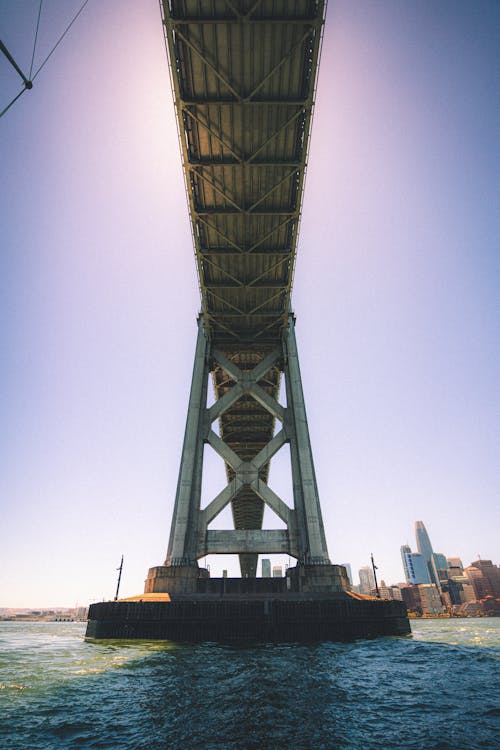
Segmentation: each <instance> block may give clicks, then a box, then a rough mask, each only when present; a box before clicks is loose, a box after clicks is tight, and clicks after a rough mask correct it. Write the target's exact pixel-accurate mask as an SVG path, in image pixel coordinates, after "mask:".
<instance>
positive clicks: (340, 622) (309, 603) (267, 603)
mask: <svg viewBox="0 0 500 750" xmlns="http://www.w3.org/2000/svg"><path fill="white" fill-rule="evenodd" d="M217 580H219V581H221V584H220V585H221V591H220V592H219V593H218V594H215V593H206V594H200V593H197V594H190V595H177V596H175V595H172V597H171V601H159V602H158V601H121V602H120V601H119V602H99V603H97V604H92V605H91V606H90V610H89V619H88V626H87V633H86V636H87V638H120V639H132V638H143V639H154V640H170V641H177V642H191V643H193V642H201V641H218V642H223V643H224V642H225V643H235V642H276V643H278V642H281V643H284V642H289V643H293V642H312V641H350V640H354V639H356V638H374V637H378V636H386V635H406V634H408V633H409V632H410V625H409V622H408V617H407V614H406V607H405V605H404V603H403V602H398V601H386V600H381V599H378V600H377V599H362V598H358V597H356V596H353V595H351V594H350V593H348V592H344V593H335V594H333V593H332V594H329V595H328V594H326V595H325V594H313V593H309V594H305V593H302V594H301V593H284V592H279V591H274V592H271V591H268V592H266V593H264V592H258V591H254V593H251V592H249V593H246V594H245V593H226V592H224V590H223V588H222V587H223V586H225V585H227V583H226V584H224V583H222V582H223V581H224V579H212V582H213V584H215V583H216V581H217ZM257 580H259V579H257ZM226 581H227V579H226ZM243 582H244V579H243ZM210 588H215V586H213V587H212V586H210ZM276 588H277V587H276Z"/></svg>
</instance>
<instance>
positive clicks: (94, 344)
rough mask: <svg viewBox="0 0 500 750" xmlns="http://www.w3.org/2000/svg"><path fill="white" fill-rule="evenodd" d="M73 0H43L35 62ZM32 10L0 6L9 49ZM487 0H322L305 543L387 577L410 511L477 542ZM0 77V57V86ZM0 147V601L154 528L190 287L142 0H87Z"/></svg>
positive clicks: (95, 575) (308, 263)
mask: <svg viewBox="0 0 500 750" xmlns="http://www.w3.org/2000/svg"><path fill="white" fill-rule="evenodd" d="M79 5H80V2H79V0H78V1H77V2H73V0H71V1H70V0H64V1H63V0H45V2H44V13H43V14H42V20H41V27H40V33H39V41H38V48H37V54H36V57H35V69H36V67H37V62H38V63H39V62H41V61H42V60H43V58H44V57H45V55H46V54H47V53H48V51H49V50H50V48H51V46H52V45H53V44H54V42H55V41H56V40H57V38H58V36H59V34H60V33H61V32H62V31H63V29H64V28H65V26H66V24H67V23H68V21H69V20H70V19H71V17H72V15H73V14H74V12H75V11H76V9H77V8H78V7H79ZM37 10H38V0H4V2H3V3H2V4H1V5H0V30H1V33H0V38H1V39H2V40H3V41H4V42H5V44H6V45H7V46H8V48H9V49H10V51H11V52H12V54H13V55H14V57H15V58H16V60H17V61H18V63H19V64H20V65H21V67H22V68H23V69H25V70H29V67H30V63H31V52H32V48H33V38H34V30H35V24H36V16H37ZM499 18H500V5H499V4H498V3H497V2H486V1H484V0H474V1H473V2H472V0H471V1H470V2H457V0H453V2H452V1H449V2H447V1H446V0H441V1H440V2H434V1H431V0H429V1H428V2H426V1H424V0H419V2H410V1H408V2H405V3H401V2H400V1H399V0H394V1H392V0H387V1H385V2H376V3H375V2H371V1H368V0H366V1H364V0H358V1H357V2H355V3H353V2H348V1H347V0H345V1H344V2H333V0H331V2H330V3H329V8H328V18H327V26H326V29H325V38H324V45H323V54H322V61H321V72H320V77H319V86H318V92H317V107H316V113H315V122H314V126H313V131H312V140H311V148H310V159H309V167H308V174H307V181H306V189H305V198H304V205H303V216H302V224H301V234H300V240H299V250H298V262H297V270H296V276H295V286H294V292H293V304H294V309H295V311H296V314H297V336H298V341H299V346H300V353H301V358H302V374H303V379H304V387H305V392H306V399H307V407H308V414H309V421H310V429H311V435H312V440H313V448H314V451H315V459H316V470H317V475H318V482H319V487H320V494H321V499H322V507H323V514H324V519H325V525H326V530H327V539H328V544H329V549H330V556H331V558H332V560H333V561H335V562H351V564H352V567H353V570H354V571H356V570H357V569H358V568H359V567H360V566H361V565H365V564H367V563H368V562H369V555H370V552H373V553H374V555H375V557H376V560H377V562H378V565H379V572H380V574H381V577H382V578H384V579H385V580H386V581H387V582H388V583H389V582H391V583H392V582H397V581H400V580H402V579H403V571H402V567H401V561H400V557H399V547H400V545H401V544H404V543H405V542H407V541H409V542H410V544H411V545H412V546H414V539H413V524H414V521H415V520H417V519H421V520H423V521H424V523H425V524H426V527H427V530H428V531H429V535H430V537H431V541H432V542H433V545H434V549H435V550H436V551H441V552H443V553H445V554H446V555H448V556H460V557H462V559H463V561H464V562H465V563H467V564H468V563H469V562H470V561H471V560H472V559H475V558H477V555H478V554H481V556H483V557H485V558H493V560H494V561H495V562H499V560H498V558H499V549H498V528H499V519H498V498H499V496H500V492H499V490H500V476H499V470H498V445H499V430H498V383H499V382H500V372H499V370H500V367H499V355H498V351H499V347H498V344H499V341H498V321H499V286H500V283H499V260H498V258H499V254H498V235H499V232H498V229H499V227H498V211H497V205H498V193H499V191H498V174H499V165H498V132H499V109H498V104H497V102H498V100H499V97H498V89H497V87H496V81H497V79H498V76H497V73H498V41H497V38H496V31H495V26H496V27H497V28H498V21H499ZM18 90H20V85H19V80H18V78H17V76H16V74H15V73H14V72H13V71H12V70H11V68H10V66H9V65H8V63H7V62H6V61H5V60H4V59H1V60H0V96H1V101H0V105H5V104H7V103H8V101H9V100H10V98H11V96H13V95H14V94H15V93H17V91H18ZM0 164H1V184H2V190H1V197H0V226H1V234H0V236H1V240H0V242H1V253H0V305H1V310H0V347H1V348H0V357H1V369H0V424H1V431H0V503H1V524H0V606H48V605H68V606H71V605H73V604H75V603H76V602H79V603H80V604H86V603H88V602H90V601H92V600H96V599H101V598H103V597H106V598H107V597H112V596H113V594H114V586H115V581H116V570H115V568H116V567H117V565H118V563H119V560H120V555H121V554H122V553H124V554H125V569H124V576H123V586H122V593H123V595H131V594H134V593H139V592H140V591H142V587H143V580H144V578H145V576H146V573H147V569H148V567H150V566H152V565H157V564H161V563H162V562H163V559H164V556H165V552H166V545H167V540H168V531H169V526H170V516H171V512H172V507H173V499H174V493H175V487H176V482H177V471H178V463H179V456H180V449H181V443H182V435H183V430H184V420H185V413H186V405H187V395H188V390H189V381H190V372H191V364H192V357H193V352H194V344H195V319H196V314H197V311H198V307H199V295H198V290H197V283H196V274H195V264H194V258H193V250H192V243H191V236H190V228H189V222H188V215H187V205H186V199H185V194H184V185H183V179H182V172H181V166H180V153H179V148H178V143H177V136H176V130H175V122H174V114H173V106H172V97H171V92H170V84H169V77H168V68H167V61H166V53H165V49H164V44H163V37H162V27H161V21H160V12H159V8H158V3H157V2H156V0H144V1H143V2H140V3H138V2H136V1H135V0H108V1H107V2H106V3H103V2H95V1H94V0H90V2H89V4H88V6H87V8H86V9H85V11H84V12H83V14H82V16H81V17H80V19H79V20H78V22H77V23H76V24H75V26H74V27H73V29H72V30H71V32H70V34H69V35H68V36H67V38H66V39H65V41H64V42H63V44H62V45H61V46H60V47H59V48H58V50H57V51H56V53H55V54H54V56H53V57H52V58H51V59H50V61H49V62H48V63H47V65H46V67H45V68H44V69H43V70H42V72H41V73H40V75H39V76H38V77H37V79H36V81H35V86H34V88H33V90H32V91H31V92H27V93H25V94H24V95H23V96H22V97H21V98H20V100H19V101H18V102H17V103H16V105H14V107H13V108H12V109H11V110H10V111H9V112H8V113H7V114H6V115H5V116H4V117H3V118H2V119H0ZM285 464H286V462H285V460H284V458H280V459H279V460H276V463H275V464H274V465H272V467H271V476H270V484H271V486H272V487H273V489H275V490H276V491H278V492H280V493H282V495H283V497H284V499H288V498H289V489H290V481H289V479H288V477H287V472H286V465H285ZM207 467H208V468H207V473H206V479H205V482H204V484H205V487H204V491H205V496H206V498H208V499H211V497H213V496H214V495H215V494H216V492H217V491H218V490H219V489H220V488H221V486H222V484H223V482H224V471H223V468H222V467H221V466H220V465H218V464H216V465H215V464H214V465H213V466H212V461H208V463H207ZM210 564H211V568H212V572H213V573H219V574H220V571H221V569H222V567H227V563H226V562H224V561H222V560H219V561H218V560H212V561H210ZM230 570H233V571H234V570H236V569H235V568H234V566H233V567H232V568H231V567H230Z"/></svg>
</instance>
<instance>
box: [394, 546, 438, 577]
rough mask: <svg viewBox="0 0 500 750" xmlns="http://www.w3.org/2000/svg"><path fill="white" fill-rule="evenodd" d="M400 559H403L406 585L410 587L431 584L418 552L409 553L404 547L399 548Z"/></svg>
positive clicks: (422, 559)
mask: <svg viewBox="0 0 500 750" xmlns="http://www.w3.org/2000/svg"><path fill="white" fill-rule="evenodd" d="M401 557H402V558H403V568H404V571H405V576H406V583H408V584H409V585H410V586H415V585H417V584H419V583H431V579H430V576H429V571H428V569H427V565H426V562H425V560H424V557H423V555H421V554H420V552H411V551H410V548H409V547H408V546H407V545H405V546H404V547H401Z"/></svg>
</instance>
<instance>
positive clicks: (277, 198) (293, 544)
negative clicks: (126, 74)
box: [153, 0, 330, 587]
mask: <svg viewBox="0 0 500 750" xmlns="http://www.w3.org/2000/svg"><path fill="white" fill-rule="evenodd" d="M162 12H163V25H164V30H165V40H166V46H167V50H168V57H169V65H170V74H171V79H172V89H173V92H174V100H175V110H176V114H177V120H178V130H179V136H180V146H181V152H182V160H183V166H184V174H185V179H186V192H187V198H188V203H189V213H190V218H191V227H192V236H193V243H194V249H195V256H196V265H197V270H198V280H199V286H200V293H201V306H202V312H201V315H200V318H199V324H198V327H199V330H198V341H197V347H196V356H195V365H194V372H193V381H192V389H191V397H190V402H189V407H188V419H187V427H186V434H185V439H184V447H183V454H182V460H181V467H180V476H179V485H178V488H177V495H176V501H175V509H174V516H173V522H172V528H171V534H170V542H169V546H168V553H167V559H166V562H165V565H166V566H192V565H195V564H196V560H197V559H199V558H200V557H203V556H204V555H206V554H213V553H238V554H239V555H240V566H241V573H242V576H243V577H253V576H255V575H256V567H257V558H258V554H259V553H272V552H280V553H286V554H289V555H292V556H293V557H295V558H296V559H298V560H299V561H301V562H303V563H311V564H321V565H328V564H329V562H330V561H329V558H328V551H327V546H326V540H325V534H324V529H323V523H322V520H321V509H320V505H319V499H318V492H317V487H316V479H315V476H314V466H313V460H312V453H311V447H310V441H309V434H308V429H307V419H306V414H305V407H304V397H303V393H302V386H301V380H300V370H299V364H298V355H297V347H296V341H295V335H294V318H293V316H292V315H291V306H290V295H291V290H292V281H293V271H294V266H295V258H296V252H297V238H298V230H299V223H300V209H301V202H302V194H303V186H304V178H305V172H306V164H307V149H308V143H309V132H310V128H311V120H312V114H313V107H314V93H315V82H316V77H317V70H318V59H319V55H320V47H321V38H322V27H323V23H324V12H325V3H323V2H311V1H310V0H294V2H285V1H284V0H282V1H280V2H275V1H274V0H259V2H255V0H247V1H246V2H245V1H242V2H237V3H236V2H228V1H227V0H217V1H216V2H214V3H206V2H196V1H192V2H170V3H168V2H164V3H162ZM283 373H284V375H285V381H286V398H287V407H286V409H285V408H284V407H283V406H282V405H281V404H280V403H279V402H278V392H279V389H280V381H281V379H282V374H283ZM209 374H211V375H212V378H213V383H214V388H215V395H216V402H215V404H214V405H213V406H212V407H211V408H210V409H207V408H206V403H207V384H208V377H209ZM217 421H218V423H219V428H220V429H219V432H217V431H216V430H214V429H213V424H214V423H215V422H217ZM276 423H278V425H279V430H278V431H276V430H275V424H276ZM205 443H209V444H210V445H211V447H212V448H213V449H214V450H215V451H216V453H217V454H218V455H219V456H220V457H221V459H222V460H223V461H224V462H225V465H226V474H227V486H226V487H225V488H223V489H222V491H221V492H220V494H219V495H218V496H217V497H215V498H214V499H213V500H212V501H211V502H210V503H209V504H208V506H207V507H205V508H204V509H203V510H200V507H201V506H200V501H201V497H200V493H201V473H202V468H203V449H204V444H205ZM286 443H289V444H290V450H291V465H292V474H293V485H294V498H293V501H294V502H293V507H292V506H291V505H290V500H291V499H286V500H288V502H286V501H285V499H282V498H280V497H278V495H276V493H274V492H273V490H272V488H271V487H270V486H269V484H268V476H269V463H270V460H271V458H272V457H273V456H274V455H275V453H276V452H277V451H278V450H279V449H280V448H281V447H282V446H283V445H285V444H286ZM229 503H230V504H231V508H232V515H233V519H234V527H235V530H234V531H216V530H211V529H210V528H209V524H211V523H212V521H214V519H215V518H216V517H217V515H219V513H220V512H221V511H222V510H223V509H224V508H225V507H226V505H228V504H229ZM265 504H267V505H268V506H269V507H270V508H271V509H272V510H273V511H274V512H275V513H276V515H277V516H278V517H279V518H280V519H281V520H282V521H284V523H285V524H286V530H282V529H276V530H274V531H273V530H262V521H263V513H264V505H265ZM159 572H160V573H161V572H162V571H158V570H157V571H156V573H155V574H153V578H158V573H159ZM164 572H165V571H163V573H164ZM157 585H158V581H155V583H154V584H153V587H156V586H157ZM160 585H161V584H160Z"/></svg>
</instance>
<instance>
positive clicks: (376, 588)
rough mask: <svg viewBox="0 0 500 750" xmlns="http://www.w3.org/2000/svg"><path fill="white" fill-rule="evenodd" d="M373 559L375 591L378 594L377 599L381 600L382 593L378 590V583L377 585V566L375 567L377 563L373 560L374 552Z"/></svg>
mask: <svg viewBox="0 0 500 750" xmlns="http://www.w3.org/2000/svg"><path fill="white" fill-rule="evenodd" d="M371 558H372V568H373V577H374V578H375V590H376V592H377V599H380V591H379V590H378V583H377V570H378V568H377V566H376V565H375V561H374V559H373V552H372V554H371Z"/></svg>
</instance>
